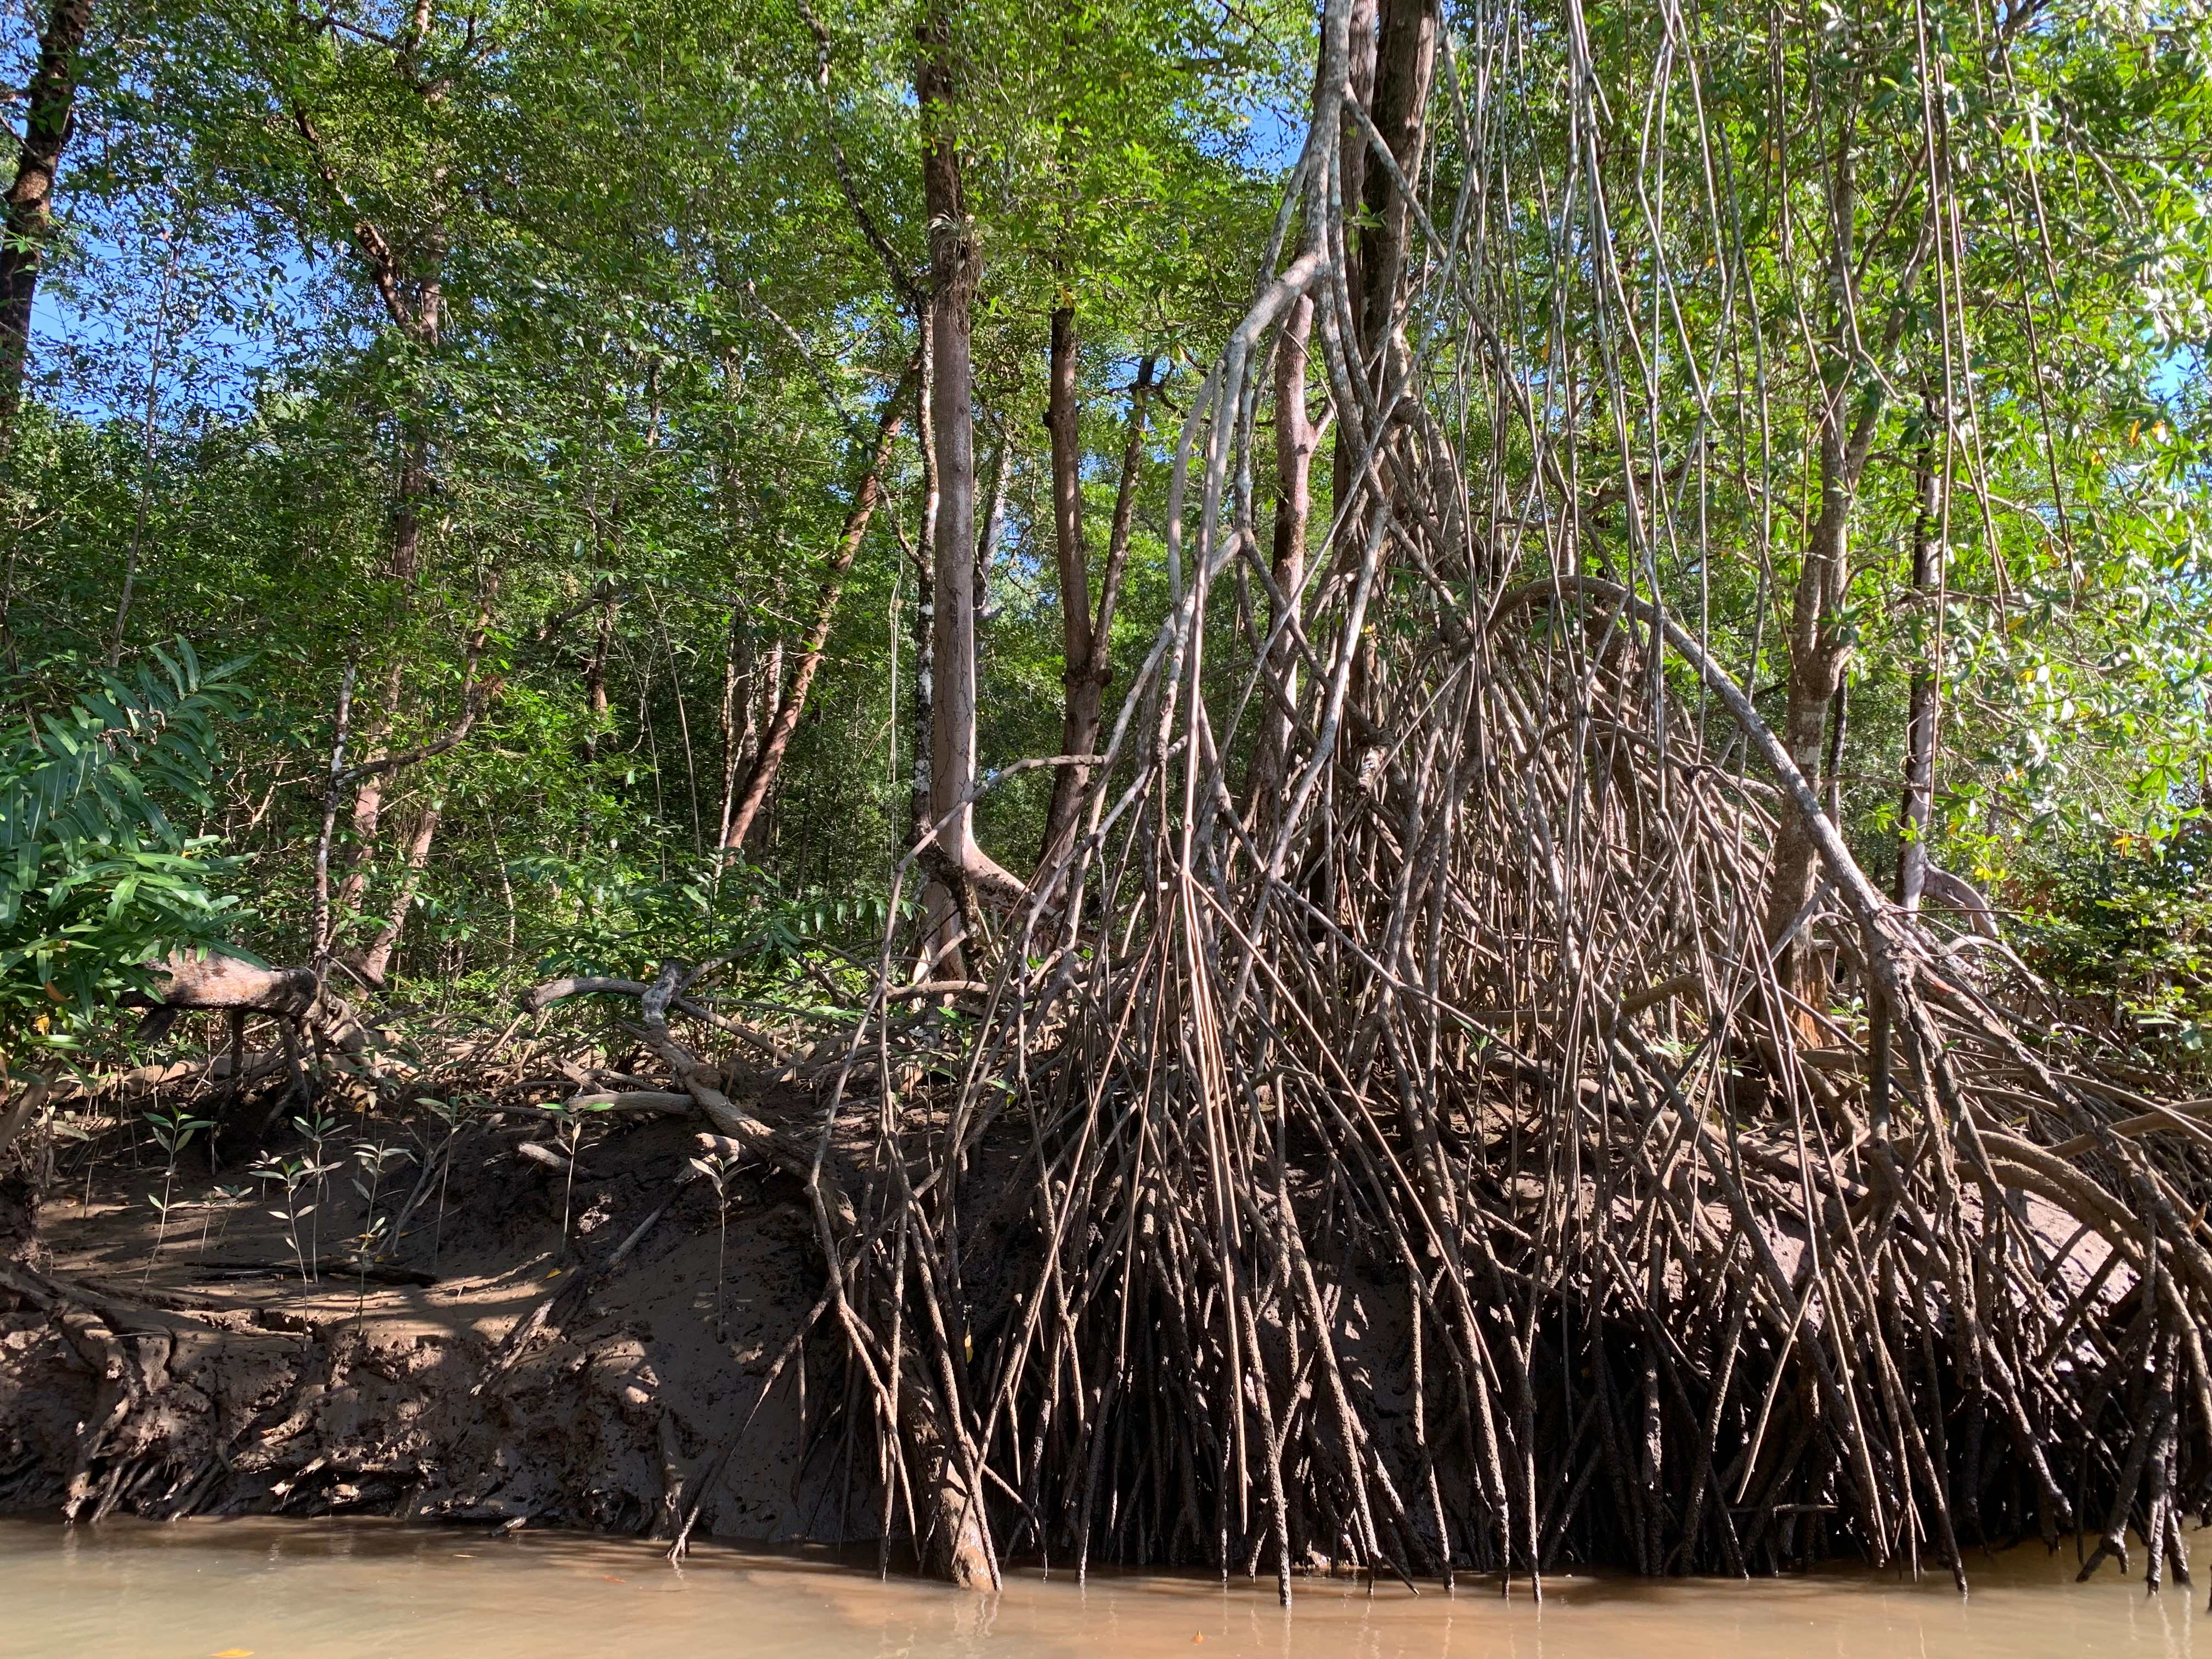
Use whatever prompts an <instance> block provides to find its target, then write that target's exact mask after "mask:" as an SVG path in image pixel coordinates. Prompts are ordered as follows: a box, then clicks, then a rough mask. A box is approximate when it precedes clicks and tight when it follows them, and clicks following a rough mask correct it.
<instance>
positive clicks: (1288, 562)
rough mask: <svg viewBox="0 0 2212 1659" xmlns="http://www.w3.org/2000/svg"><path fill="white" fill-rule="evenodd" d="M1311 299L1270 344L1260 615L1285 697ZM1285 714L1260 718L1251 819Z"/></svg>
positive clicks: (1302, 559)
mask: <svg viewBox="0 0 2212 1659" xmlns="http://www.w3.org/2000/svg"><path fill="white" fill-rule="evenodd" d="M1313 320H1314V307H1313V301H1312V300H1311V299H1310V298H1309V297H1306V296H1304V295H1301V296H1299V298H1298V299H1297V301H1296V302H1294V303H1293V304H1292V306H1291V309H1290V312H1289V314H1288V315H1286V316H1285V318H1284V319H1283V330H1282V333H1281V334H1280V335H1279V337H1277V339H1276V343H1275V526H1274V544H1273V550H1272V556H1271V557H1270V558H1269V560H1268V567H1267V574H1268V576H1269V578H1270V580H1273V583H1274V585H1275V595H1276V598H1275V600H1274V602H1273V604H1272V605H1270V607H1269V610H1268V616H1267V631H1268V636H1269V637H1270V638H1271V639H1272V640H1273V644H1272V645H1271V646H1269V647H1268V649H1267V661H1268V665H1269V666H1268V673H1269V676H1270V678H1272V679H1273V682H1274V684H1275V685H1276V687H1277V688H1278V689H1279V690H1280V692H1281V694H1282V696H1283V699H1284V701H1285V702H1291V703H1295V702H1297V695H1298V670H1297V661H1298V653H1297V645H1296V643H1295V642H1294V641H1292V639H1291V635H1290V632H1289V630H1288V629H1285V626H1284V623H1285V621H1286V620H1293V625H1295V623H1294V619H1295V618H1296V617H1297V612H1298V596H1299V595H1300V593H1302V592H1304V588H1305V580H1306V532H1307V528H1308V526H1309V525H1310V522H1311V520H1312V518H1313V457H1314V447H1315V446H1316V444H1317V443H1318V442H1319V441H1320V438H1319V435H1318V433H1317V431H1316V424H1315V422H1314V420H1313V417H1312V416H1310V414H1308V413H1307V410H1306V368H1307V362H1308V356H1309V354H1310V351H1311V349H1312V345H1313ZM1290 744H1291V716H1290V715H1289V714H1285V712H1284V711H1283V708H1282V707H1281V706H1280V705H1279V704H1272V703H1271V704H1270V706H1268V707H1267V708H1266V709H1265V710H1263V712H1262V714H1261V726H1260V741H1259V746H1258V749H1257V750H1256V751H1255V755H1254V757H1253V766H1252V793H1251V800H1252V803H1253V805H1254V806H1255V809H1256V811H1257V812H1258V813H1259V815H1260V818H1259V821H1260V822H1262V823H1273V811H1274V807H1275V805H1276V804H1277V803H1278V802H1279V799H1280V795H1281V791H1282V788H1283V785H1284V783H1285V780H1286V778H1287V776H1288V769H1289V761H1290Z"/></svg>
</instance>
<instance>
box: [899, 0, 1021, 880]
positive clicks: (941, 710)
mask: <svg viewBox="0 0 2212 1659" xmlns="http://www.w3.org/2000/svg"><path fill="white" fill-rule="evenodd" d="M947 4H948V0H932V3H930V4H929V5H928V6H927V7H926V8H925V9H924V10H923V13H922V17H921V26H920V28H919V30H918V31H917V34H918V40H919V43H920V46H921V52H920V55H919V58H918V60H917V63H916V66H915V98H916V100H917V101H918V102H919V103H920V104H921V111H922V122H923V127H924V131H925V137H924V141H923V149H922V162H921V181H922V199H923V205H924V207H925V209H926V210H927V214H928V216H929V274H930V291H929V303H928V311H927V315H928V329H929V336H930V348H931V356H932V357H933V374H932V376H931V386H930V423H931V426H932V428H933V436H934V438H935V441H936V448H937V515H936V524H935V526H934V531H935V536H934V539H935V546H934V548H933V556H934V563H935V566H936V569H935V572H934V575H935V581H936V591H935V594H934V603H933V617H932V628H931V634H932V643H933V647H934V649H935V655H936V662H935V665H934V684H933V690H934V693H935V700H934V707H933V714H934V718H933V720H932V722H931V726H932V730H931V732H930V752H929V817H930V823H931V825H932V826H933V829H934V834H935V838H936V842H937V847H938V849H939V852H940V853H941V854H942V855H943V858H944V860H945V862H946V863H948V864H949V865H950V866H951V868H952V869H953V870H954V871H957V872H958V874H959V876H960V877H962V878H965V879H966V880H968V881H970V882H973V883H974V884H975V885H976V886H977V887H978V888H979V889H981V890H987V891H991V892H995V893H998V894H1000V895H1002V896H1013V895H1017V894H1018V893H1019V892H1020V891H1021V888H1022V884H1021V883H1020V882H1019V881H1018V880H1017V879H1016V878H1014V877H1013V876H1012V875H1010V874H1009V873H1008V872H1006V870H1004V869H1002V868H1001V867H1000V866H999V865H998V864H996V863H995V862H994V861H993V860H992V859H991V858H990V857H989V856H988V855H987V854H985V853H984V851H983V849H982V848H981V847H980V846H978V845H977V844H976V842H975V806H974V804H973V803H972V802H971V801H969V799H967V797H968V795H969V792H970V790H971V789H972V788H973V787H974V786H975V777H976V754H975V672H976V666H975V361H974V356H973V350H972V347H971V343H970V338H969V336H970V330H971V326H972V322H973V317H972V311H973V306H974V301H975V285H976V283H977V281H978V279H979V278H980V277H981V274H982V259H981V251H980V250H979V249H978V248H977V246H976V245H975V229H974V227H973V226H972V225H971V224H970V223H969V217H968V204H967V198H966V191H965V188H964V185H963V179H962V168H961V160H960V151H959V146H958V142H957V137H956V136H955V134H954V132H953V130H952V123H951V112H952V110H953V108H954V106H955V104H956V101H957V96H958V86H957V73H956V65H955V64H954V63H953V52H952V40H951V17H950V15H948V11H947ZM940 823H941V824H942V827H941V828H939V827H937V826H939V824H940Z"/></svg>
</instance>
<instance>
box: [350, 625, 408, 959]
mask: <svg viewBox="0 0 2212 1659" xmlns="http://www.w3.org/2000/svg"><path fill="white" fill-rule="evenodd" d="M406 673H407V669H406V664H405V663H404V661H403V660H400V659H394V660H393V662H392V667H391V670H390V671H389V672H388V673H386V676H385V679H384V696H382V698H381V699H380V701H379V702H378V704H377V707H376V712H375V713H374V714H372V715H371V716H370V717H369V720H368V724H367V726H365V727H364V728H363V729H362V732H361V757H362V760H363V761H378V760H381V759H383V758H384V754H385V750H384V744H385V740H386V738H389V737H390V736H391V734H392V726H393V725H394V723H395V722H397V721H398V718H399V693H400V687H401V685H402V684H404V681H405V678H406ZM385 783H386V775H385V774H383V773H381V772H372V773H371V774H370V775H368V776H367V777H365V778H363V779H362V781H361V782H360V784H359V785H358V786H357V787H356V789H355V791H354V797H353V837H352V840H351V841H350V842H349V843H348V845H347V847H346V849H345V852H344V854H343V857H342V858H341V860H340V862H339V869H340V872H341V874H340V876H339V879H338V891H337V912H336V914H335V915H333V916H332V918H331V927H332V930H333V932H332V935H331V936H332V939H333V940H335V939H336V937H337V933H342V932H343V931H344V928H345V925H346V922H347V921H348V920H349V918H350V917H351V916H352V915H354V913H355V912H356V911H357V910H358V909H359V908H361V901H362V895H363V894H364V893H366V892H367V891H368V876H369V869H370V866H372V865H373V864H374V862H375V858H376V838H377V835H378V832H379V830H380V827H381V825H382V823H383V818H384V787H385Z"/></svg>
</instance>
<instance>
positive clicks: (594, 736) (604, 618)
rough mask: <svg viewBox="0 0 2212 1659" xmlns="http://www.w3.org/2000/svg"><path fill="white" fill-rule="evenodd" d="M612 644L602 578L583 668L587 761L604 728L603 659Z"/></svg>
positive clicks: (611, 608) (609, 586)
mask: <svg viewBox="0 0 2212 1659" xmlns="http://www.w3.org/2000/svg"><path fill="white" fill-rule="evenodd" d="M603 580H604V579H603ZM614 647H615V589H614V584H613V583H612V582H611V581H606V582H605V592H603V593H602V594H601V596H600V599H599V633H598V635H597V636H596V637H595V638H594V639H593V641H592V660H591V661H590V663H589V664H587V665H586V667H585V669H584V706H585V708H586V710H587V711H588V712H589V716H590V720H591V723H592V724H591V729H590V730H589V731H587V732H585V733H584V758H585V759H586V760H587V761H588V760H596V759H598V758H599V736H600V733H601V732H604V731H605V729H606V724H607V660H608V659H609V658H610V657H611V656H612V655H613V654H614Z"/></svg>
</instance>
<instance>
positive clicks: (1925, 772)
mask: <svg viewBox="0 0 2212 1659" xmlns="http://www.w3.org/2000/svg"><path fill="white" fill-rule="evenodd" d="M1941 524H1942V479H1941V477H1940V476H1939V474H1938V473H1937V471H1936V448H1935V441H1934V439H1933V438H1932V437H1931V438H1930V439H1929V440H1928V441H1927V442H1926V443H1924V444H1923V447H1922V448H1921V451H1920V503H1919V509H1918V512H1917V515H1916V516H1915V519H1914V521H1913V526H1912V597H1913V599H1914V600H1915V601H1916V602H1917V603H1918V604H1919V605H1921V606H1923V607H1924V606H1925V605H1929V604H1930V603H1932V602H1933V601H1934V599H1935V598H1936V592H1937V591H1938V589H1939V587H1940V586H1941V584H1940V581H1939V580H1938V578H1939V575H1940V564H1941V556H1940V555H1939V553H1938V552H1937V549H1936V536H1937V533H1938V529H1939V526H1941ZM1915 621H1916V623H1917V624H1919V625H1923V626H1924V625H1925V623H1924V619H1923V618H1921V617H1916V618H1915ZM1936 707H1937V702H1936V665H1935V662H1934V660H1933V657H1932V653H1923V654H1922V657H1921V659H1920V660H1919V661H1918V662H1916V663H1915V664H1914V665H1913V667H1912V690H1911V697H1910V700H1909V702H1908V703H1907V705H1906V712H1905V799H1904V800H1903V802H1902V803H1901V804H1900V805H1899V810H1898V815H1897V822H1898V837H1897V902H1898V904H1899V906H1900V907H1901V908H1903V909H1904V910H1905V914H1906V915H1915V914H1917V912H1918V910H1919V908H1920V896H1921V894H1922V893H1923V891H1924V890H1926V888H1927V885H1928V829H1929V822H1930V821H1931V820H1932V819H1933V817H1935V808H1936Z"/></svg>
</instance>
